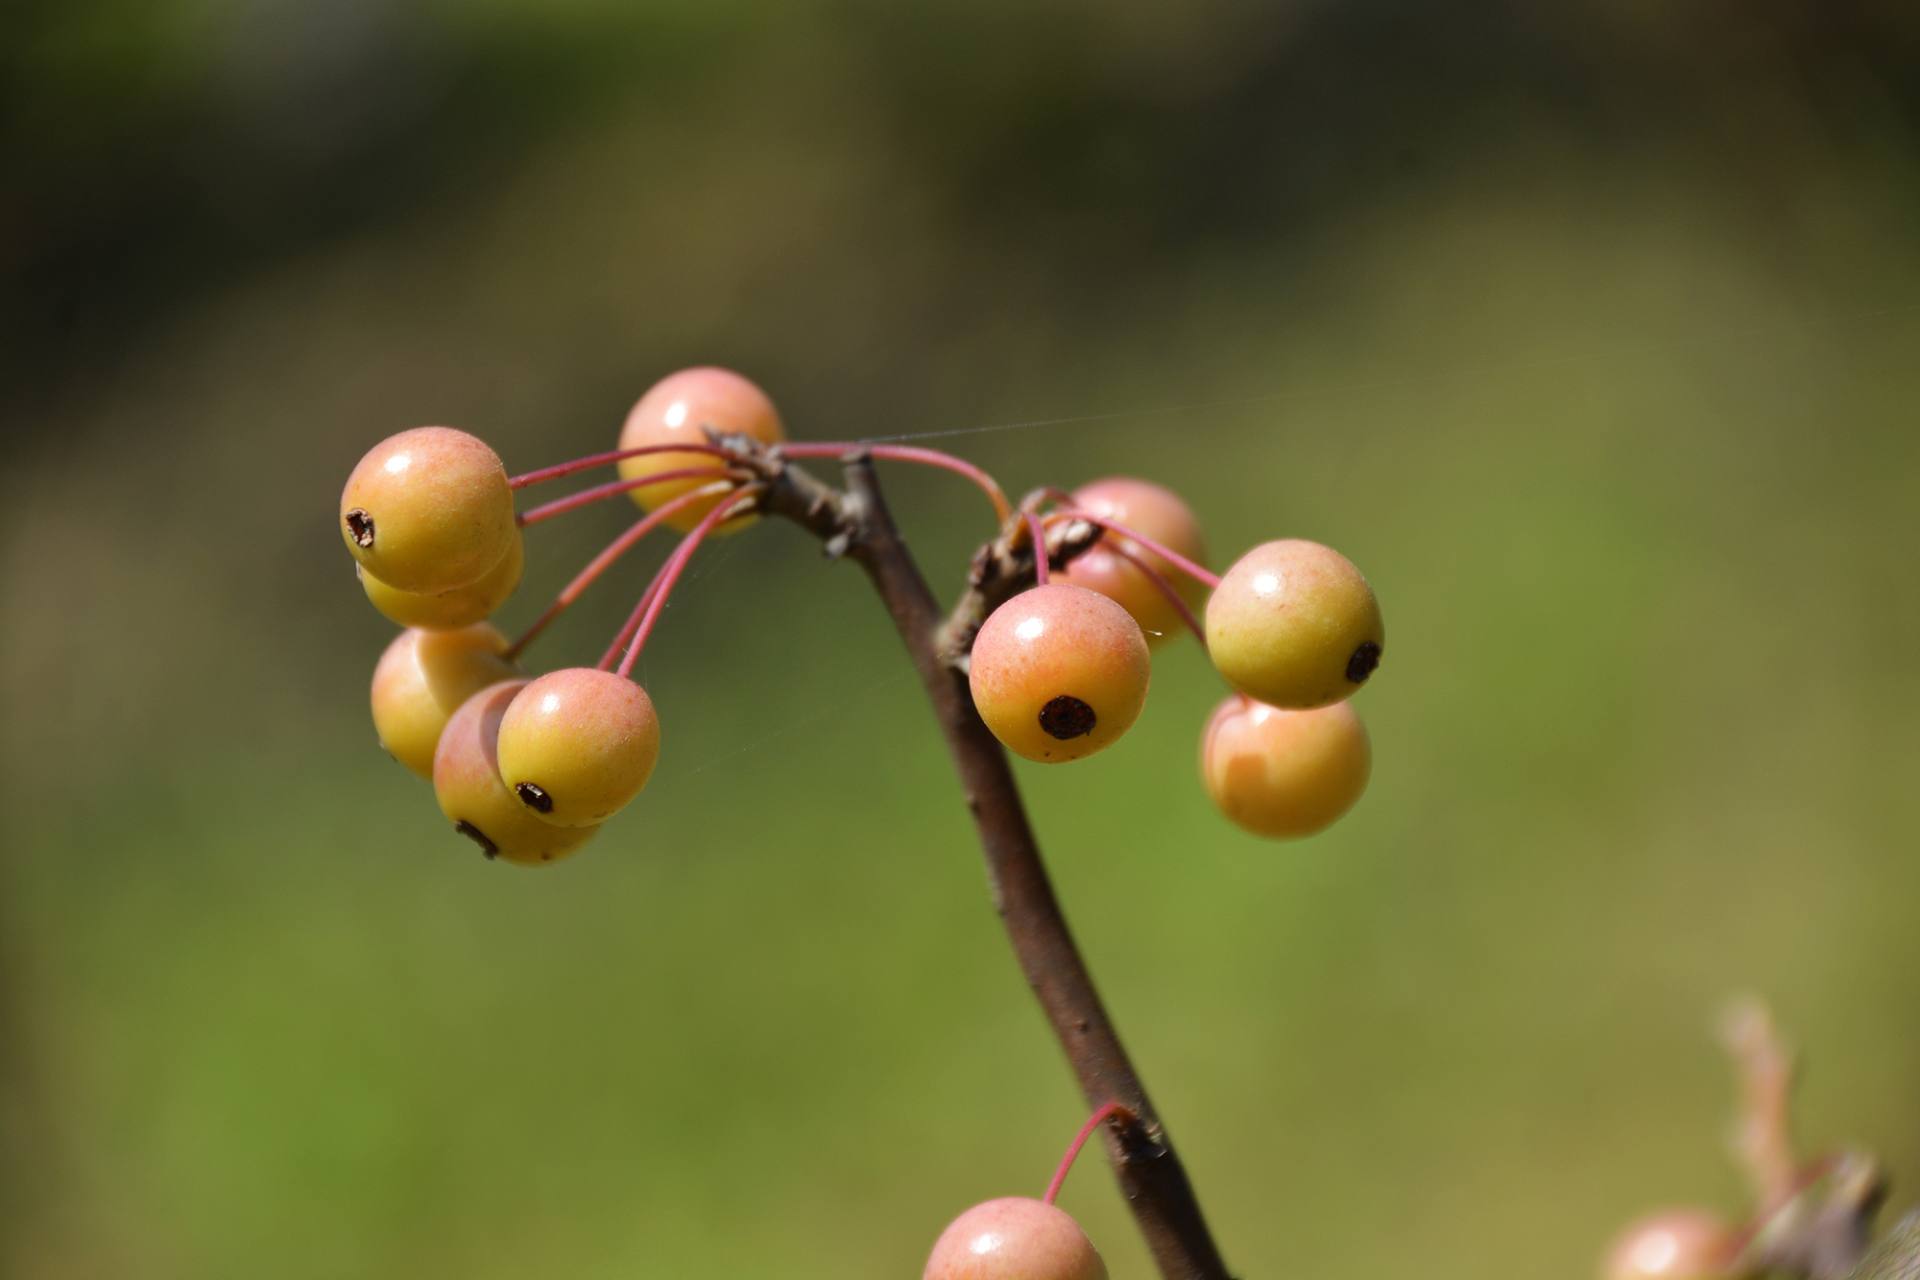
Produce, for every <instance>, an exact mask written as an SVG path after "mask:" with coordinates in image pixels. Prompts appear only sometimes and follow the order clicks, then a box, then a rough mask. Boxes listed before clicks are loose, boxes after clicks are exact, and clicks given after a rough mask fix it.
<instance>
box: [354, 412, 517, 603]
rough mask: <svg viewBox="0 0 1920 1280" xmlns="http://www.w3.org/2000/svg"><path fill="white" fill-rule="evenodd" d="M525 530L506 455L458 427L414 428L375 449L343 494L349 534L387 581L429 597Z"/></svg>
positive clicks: (472, 575) (486, 562)
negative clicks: (517, 518)
mask: <svg viewBox="0 0 1920 1280" xmlns="http://www.w3.org/2000/svg"><path fill="white" fill-rule="evenodd" d="M517 532H518V530H517V528H516V526H515V524H514V519H513V490H512V489H511V488H510V487H509V486H508V484H507V472H506V468H505V467H503V466H502V465H501V464H500V456H499V455H498V454H496V453H495V452H494V451H493V450H492V449H490V448H488V447H487V445H486V442H485V441H483V440H481V439H479V438H478V437H477V436H472V435H468V434H467V433H466V432H464V431H456V430H454V429H453V428H452V427H415V428H414V429H413V430H411V431H402V432H401V433H400V434H399V435H395V436H389V437H387V438H386V439H385V440H382V441H381V442H380V443H379V444H377V445H375V446H374V447H373V448H372V449H370V450H368V452H367V455H366V456H365V457H363V458H362V459H360V464H359V465H358V466H356V467H355V468H354V469H353V474H352V475H350V476H348V477H347V487H346V488H345V489H344V490H342V491H341V494H340V536H341V537H342V538H343V539H345V541H346V544H347V550H348V551H350V552H352V553H353V558H354V559H355V560H357V561H359V562H360V565H361V567H362V568H364V569H366V570H367V572H369V573H371V574H372V575H373V576H374V577H376V578H378V579H379V580H380V581H381V582H383V583H386V584H387V585H388V586H391V587H394V588H397V589H398V590H401V591H418V592H425V593H427V594H429V595H431V594H436V593H438V592H441V591H451V590H453V589H454V588H456V587H464V586H467V585H469V584H470V583H473V582H477V581H478V580H479V579H481V578H482V577H484V576H486V574H487V573H488V572H490V571H491V570H493V569H494V568H495V567H496V566H498V565H499V563H500V561H501V560H502V559H503V558H504V557H505V556H506V554H507V551H508V547H509V544H510V542H511V540H512V538H513V537H514V536H515V534H516V533H517Z"/></svg>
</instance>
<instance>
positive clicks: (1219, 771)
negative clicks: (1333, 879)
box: [1200, 694, 1373, 839]
mask: <svg viewBox="0 0 1920 1280" xmlns="http://www.w3.org/2000/svg"><path fill="white" fill-rule="evenodd" d="M1372 769H1373V749H1372V746H1371V745H1370V744H1369V742H1368V740H1367V730H1366V726H1364V725H1362V724H1361V723H1360V717H1359V715H1358V714H1357V713H1356V712H1355V711H1354V709H1353V706H1352V704H1350V703H1346V702H1336V703H1334V704H1333V705H1332V706H1328V707H1316V708H1312V709H1310V710H1306V711H1290V710H1286V709H1284V708H1281V707H1270V706H1267V705H1266V704H1265V703H1260V702H1251V701H1249V700H1248V699H1246V698H1243V697H1241V696H1240V695H1238V694H1234V695H1232V696H1230V697H1228V698H1227V700H1226V701H1225V702H1222V703H1221V704H1220V705H1219V706H1218V707H1217V708H1215V710H1214V713H1213V718H1212V719H1211V720H1209V721H1208V722H1207V728H1206V732H1205V734H1204V735H1202V737H1201V740H1200V777H1201V780H1202V781H1203V782H1205V784H1206V788H1207V794H1208V795H1209V796H1211V797H1212V798H1213V803H1214V805H1215V807H1216V808H1218V809H1219V810H1220V812H1221V813H1223V814H1225V815H1226V816H1227V817H1229V818H1231V819H1232V820H1233V821H1234V822H1235V823H1237V824H1238V825H1239V826H1241V827H1242V828H1244V829H1245V830H1247V831H1251V832H1252V833H1253V834H1254V835H1258V836H1270V837H1274V838H1277V839H1290V838H1297V837H1300V836H1310V835H1312V834H1314V833H1315V832H1316V831H1322V830H1324V829H1325V828H1327V827H1328V826H1330V825H1331V824H1332V823H1333V822H1334V820H1335V819H1337V818H1339V817H1340V816H1341V815H1342V814H1344V813H1346V811H1347V810H1349V809H1351V808H1352V807H1353V805H1354V802H1355V801H1357V800H1358V799H1359V798H1360V793H1361V792H1362V791H1365V790H1366V788H1367V777H1368V775H1369V774H1370V773H1371V772H1372Z"/></svg>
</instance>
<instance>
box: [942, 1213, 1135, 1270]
mask: <svg viewBox="0 0 1920 1280" xmlns="http://www.w3.org/2000/svg"><path fill="white" fill-rule="evenodd" d="M921 1280H1107V1264H1106V1263H1105V1262H1103V1261H1101V1258H1100V1254H1099V1253H1098V1252H1097V1251H1096V1250H1095V1249H1094V1247H1093V1242H1092V1241H1091V1240H1088V1239H1087V1233H1086V1232H1084V1231H1082V1230H1081V1229H1080V1224H1079V1223H1077V1222H1075V1221H1074V1220H1073V1217H1072V1215H1070V1214H1068V1213H1067V1212H1066V1210H1064V1209H1061V1208H1059V1207H1058V1206H1056V1205H1051V1204H1048V1203H1046V1202H1045V1201H1044V1200H1029V1199H1027V1198H1026V1197H1024V1196H1006V1197H1004V1198H1002V1199H999V1200H988V1201H986V1202H985V1203H983V1204H977V1205H975V1206H973V1208H971V1209H969V1210H967V1211H966V1212H965V1213H963V1214H961V1215H960V1216H959V1217H957V1218H955V1219H954V1220H953V1221H952V1222H951V1223H949V1224H948V1226H947V1229H946V1230H945V1231H942V1232H941V1233H940V1238H939V1240H937V1241H935V1242H934V1246H933V1254H932V1256H931V1257H929V1258H928V1259H927V1267H926V1270H925V1271H924V1272H922V1273H921Z"/></svg>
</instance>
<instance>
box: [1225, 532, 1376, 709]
mask: <svg viewBox="0 0 1920 1280" xmlns="http://www.w3.org/2000/svg"><path fill="white" fill-rule="evenodd" d="M1206 627H1207V653H1208V656H1209V657H1210V658H1211V659H1212V660H1213V665H1214V666H1215V667H1216V668H1217V669H1218V670H1219V672H1220V674H1221V675H1223V676H1225V677H1226V678H1227V681H1228V683H1230V684H1232V685H1233V686H1234V687H1235V688H1236V689H1239V690H1240V691H1241V692H1242V693H1245V694H1247V695H1248V696H1249V697H1252V698H1255V699H1257V700H1259V701H1261V702H1265V703H1268V704H1269V705H1271V706H1276V707H1290V708H1294V709H1302V708H1308V707H1324V706H1327V705H1328V704H1330V703H1334V702H1338V701H1340V700H1341V699H1342V698H1345V697H1347V696H1348V695H1349V694H1351V693H1353V692H1354V691H1355V690H1356V689H1358V688H1359V687H1360V686H1361V685H1362V684H1364V683H1365V682H1366V680H1367V677H1369V676H1371V675H1372V674H1373V671H1374V668H1375V667H1377V666H1378V665H1379V663H1380V654H1381V651H1382V649H1383V648H1384V647H1385V645H1386V628H1385V625H1384V624H1383V623H1382V622H1381V620H1380V604H1379V602H1378V601H1377V600H1375V599H1374V595H1373V588H1372V587H1370V586H1368V585H1367V580H1366V579H1365V578H1363V577H1361V576H1360V571H1359V570H1358V569H1356V568H1354V567H1353V562H1352V561H1350V560H1348V559H1347V558H1346V557H1345V556H1343V555H1341V554H1340V553H1339V552H1338V551H1335V550H1333V549H1332V548H1331V547H1325V546H1322V545H1320V544H1319V543H1317V542H1308V541H1305V540H1303V539H1299V538H1287V539H1283V540H1281V541H1279V542H1267V543H1263V544H1261V545H1260V546H1257V547H1255V548H1254V549H1253V550H1251V551H1249V552H1247V553H1246V554H1245V555H1243V556H1241V557H1240V559H1238V560H1237V561H1235V562H1234V565H1233V567H1232V568H1231V569H1229V570H1227V572H1226V574H1225V575H1224V576H1223V577H1222V578H1221V579H1220V585H1219V586H1217V587H1215V588H1214V590H1213V594H1212V595H1211V596H1209V597H1208V599H1207V614H1206Z"/></svg>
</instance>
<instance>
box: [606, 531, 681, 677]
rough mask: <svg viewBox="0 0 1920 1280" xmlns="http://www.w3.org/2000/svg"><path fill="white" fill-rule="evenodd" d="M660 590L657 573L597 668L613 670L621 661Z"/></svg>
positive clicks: (663, 567)
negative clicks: (619, 660)
mask: <svg viewBox="0 0 1920 1280" xmlns="http://www.w3.org/2000/svg"><path fill="white" fill-rule="evenodd" d="M667 558H668V559H669V560H671V559H672V558H673V557H672V556H668V557H667ZM666 567H667V566H666V565H664V564H663V565H661V566H660V569H661V570H662V571H664V570H665V569H666ZM659 589H660V573H659V572H656V573H655V574H654V575H653V578H652V580H651V581H649V582H648V583H647V589H646V590H645V591H642V592H641V593H640V598H639V599H638V600H637V601H635V602H634V605H633V612H632V613H630V614H628V615H627V620H626V621H625V622H623V623H621V624H620V632H619V634H618V635H616V636H614V638H613V643H612V644H610V645H608V646H607V651H606V652H605V653H603V654H601V655H600V661H599V662H597V663H595V664H594V665H595V666H596V667H598V668H599V669H600V670H602V671H611V670H613V664H614V662H615V661H617V660H618V659H619V657H620V654H621V652H622V651H623V650H624V649H626V647H627V642H628V641H630V640H632V639H633V633H634V632H636V631H638V630H639V629H640V620H641V619H642V618H644V617H646V616H647V606H648V605H650V604H652V603H653V593H654V592H655V591H657V590H659Z"/></svg>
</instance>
